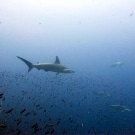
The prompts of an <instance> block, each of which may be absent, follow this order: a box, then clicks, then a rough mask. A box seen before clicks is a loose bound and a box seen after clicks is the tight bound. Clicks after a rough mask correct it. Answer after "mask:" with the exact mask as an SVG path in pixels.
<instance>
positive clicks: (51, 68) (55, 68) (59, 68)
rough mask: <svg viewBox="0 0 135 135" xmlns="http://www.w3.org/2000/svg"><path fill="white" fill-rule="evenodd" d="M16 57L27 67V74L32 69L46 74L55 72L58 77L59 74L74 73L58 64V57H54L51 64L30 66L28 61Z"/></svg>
mask: <svg viewBox="0 0 135 135" xmlns="http://www.w3.org/2000/svg"><path fill="white" fill-rule="evenodd" d="M16 57H17V58H18V59H20V60H22V61H23V62H24V63H25V64H26V65H27V66H28V72H30V71H31V70H32V69H33V68H36V69H38V70H44V71H46V72H48V71H51V72H56V75H58V74H60V73H75V71H73V70H71V69H69V68H68V67H66V66H64V65H62V64H61V63H60V60H59V57H58V56H56V59H55V62H53V63H37V64H32V63H31V62H29V61H28V60H26V59H24V58H21V57H19V56H16Z"/></svg>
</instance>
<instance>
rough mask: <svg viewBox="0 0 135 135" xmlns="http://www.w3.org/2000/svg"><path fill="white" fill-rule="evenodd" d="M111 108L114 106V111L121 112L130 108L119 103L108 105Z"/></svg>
mask: <svg viewBox="0 0 135 135" xmlns="http://www.w3.org/2000/svg"><path fill="white" fill-rule="evenodd" d="M109 106H110V107H111V108H114V109H115V110H116V111H121V112H125V111H128V112H130V111H131V110H130V109H129V108H128V107H126V106H125V105H120V104H116V105H109Z"/></svg>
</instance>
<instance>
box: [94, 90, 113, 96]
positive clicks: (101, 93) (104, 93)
mask: <svg viewBox="0 0 135 135" xmlns="http://www.w3.org/2000/svg"><path fill="white" fill-rule="evenodd" d="M93 92H94V94H95V95H99V96H102V97H110V96H111V95H110V94H109V93H107V92H105V91H103V92H102V91H93Z"/></svg>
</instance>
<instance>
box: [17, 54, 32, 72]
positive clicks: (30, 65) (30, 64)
mask: <svg viewBox="0 0 135 135" xmlns="http://www.w3.org/2000/svg"><path fill="white" fill-rule="evenodd" d="M16 57H17V58H19V59H20V60H22V61H23V62H24V63H25V64H26V65H27V66H28V67H29V69H28V72H30V70H31V69H32V68H33V64H32V63H31V62H29V61H27V60H25V59H23V58H21V57H19V56H16Z"/></svg>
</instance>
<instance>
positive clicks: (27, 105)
mask: <svg viewBox="0 0 135 135" xmlns="http://www.w3.org/2000/svg"><path fill="white" fill-rule="evenodd" d="M0 82H1V83H0V135H5V134H15V135H29V134H32V135H34V134H35V135H36V134H37V135H42V134H43V135H46V134H47V135H50V134H57V135H61V134H69V135H70V134H95V135H96V134H98V133H106V134H108V135H109V134H111V133H112V134H113V133H116V132H117V131H118V132H119V131H121V132H122V131H123V130H124V129H125V131H127V132H129V131H130V132H131V133H132V132H135V130H134V129H135V128H134V125H135V120H133V119H131V118H130V117H129V115H131V114H132V108H130V105H128V107H129V108H130V109H129V108H128V107H127V106H125V104H126V102H124V101H125V100H126V97H127V96H128V95H127V94H126V95H124V93H122V90H121V93H120V91H118V88H117V87H116V86H115V85H113V84H111V83H109V82H106V81H105V80H104V79H102V78H101V77H95V78H94V77H93V76H91V75H89V76H83V75H80V76H79V77H78V76H77V75H70V76H68V75H66V76H65V75H61V76H56V75H54V74H53V75H52V74H48V73H47V74H43V73H42V72H41V73H39V72H37V73H36V74H34V73H33V72H31V73H23V71H19V72H10V71H1V72H0ZM117 95H118V96H117ZM129 96H130V95H129ZM102 97H103V98H102ZM119 99H120V100H119ZM115 101H121V102H122V103H123V104H124V105H123V106H122V105H121V106H120V105H119V106H118V105H117V104H114V102H115ZM115 103H116V102H115ZM126 105H127V104H126ZM110 106H111V107H110ZM116 107H117V108H118V107H119V108H120V107H121V108H122V109H123V108H124V109H125V110H131V111H125V110H124V113H122V116H121V110H120V111H117V113H116V111H115V112H114V111H112V110H114V109H113V108H116ZM127 125H130V126H127Z"/></svg>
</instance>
